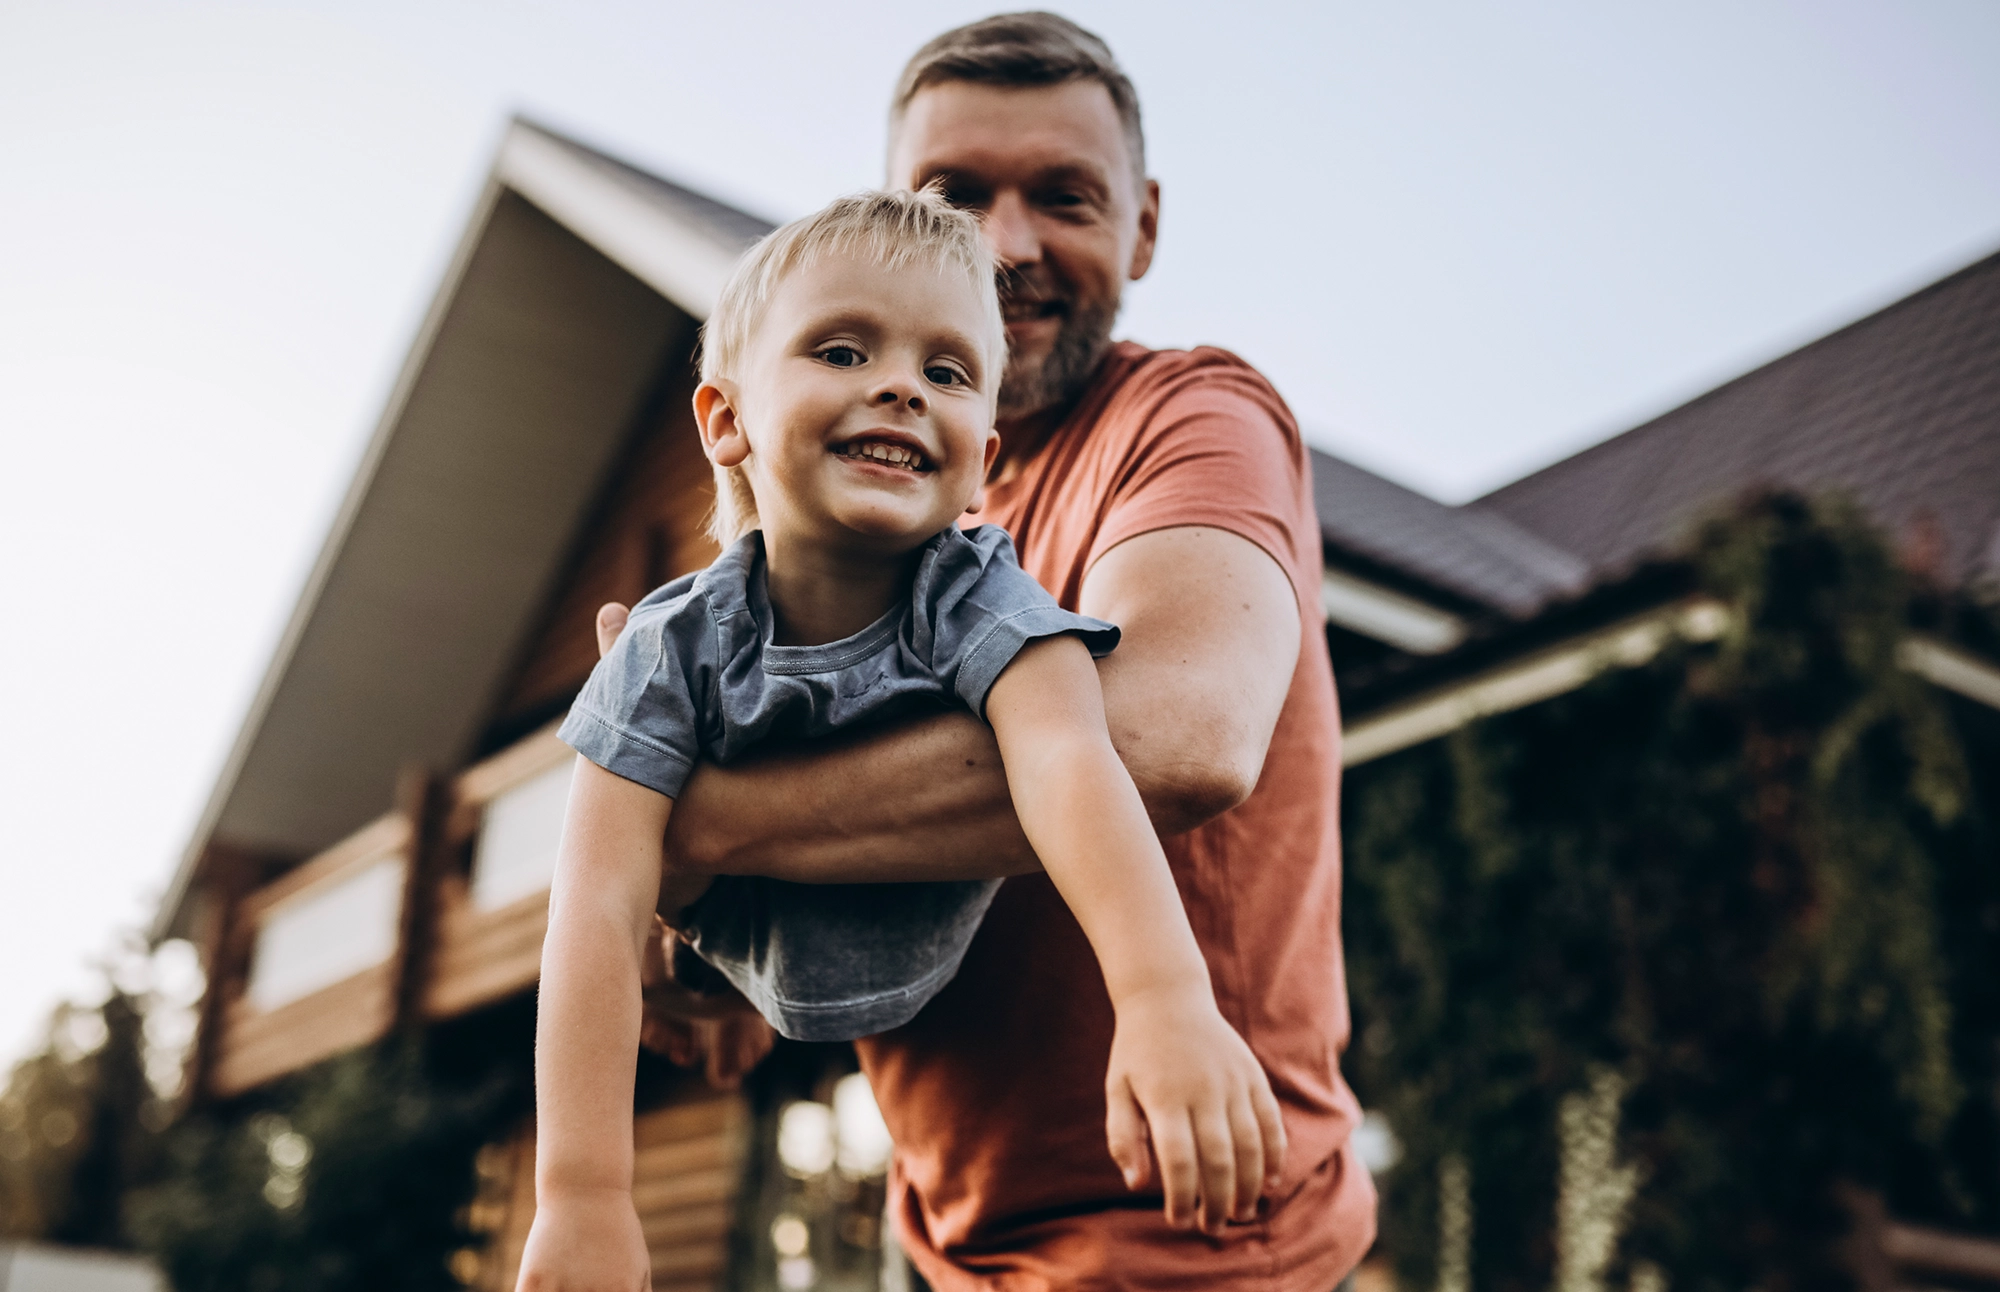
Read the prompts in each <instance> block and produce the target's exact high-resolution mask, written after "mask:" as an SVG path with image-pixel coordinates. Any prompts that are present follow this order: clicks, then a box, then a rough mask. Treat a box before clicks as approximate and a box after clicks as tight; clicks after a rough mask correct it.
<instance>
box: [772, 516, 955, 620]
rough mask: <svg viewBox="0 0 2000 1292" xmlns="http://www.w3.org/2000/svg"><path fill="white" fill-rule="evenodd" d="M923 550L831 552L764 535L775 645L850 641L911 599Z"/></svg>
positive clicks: (807, 542)
mask: <svg viewBox="0 0 2000 1292" xmlns="http://www.w3.org/2000/svg"><path fill="white" fill-rule="evenodd" d="M921 550H922V548H921V546H919V547H917V548H913V549H911V550H910V551H908V552H902V553H894V554H884V553H880V552H865V551H853V550H847V549H835V548H830V547H828V546H826V545H825V544H822V543H817V542H813V541H812V540H810V539H804V538H800V537H797V536H787V535H785V534H783V533H773V532H771V531H770V530H766V531H765V532H764V584H765V590H766V594H767V595H768V596H769V598H770V601H771V617H772V619H773V621H774V622H773V624H772V634H773V640H774V641H775V642H776V643H777V644H778V645H780V646H824V645H825V644H826V643H828V642H837V641H839V640H840V639H841V638H843V637H852V636H853V635H854V634H855V633H858V632H860V631H861V630H862V629H863V628H866V627H867V626H868V625H870V624H872V623H874V622H875V621H876V620H877V619H880V618H881V617H882V616H883V615H884V614H885V613H887V612H888V610H889V607H891V606H893V605H895V604H896V603H897V602H898V601H899V600H901V599H903V598H904V597H907V596H908V595H909V590H910V580H911V578H913V577H914V576H915V574H916V568H917V559H918V552H920V551H921Z"/></svg>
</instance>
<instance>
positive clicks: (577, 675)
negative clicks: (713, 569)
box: [489, 359, 716, 747]
mask: <svg viewBox="0 0 2000 1292" xmlns="http://www.w3.org/2000/svg"><path fill="white" fill-rule="evenodd" d="M689 362H690V364H691V362H692V360H691V359H690V361H689ZM695 385H696V381H695V377H694V374H693V370H692V367H691V366H690V367H689V368H688V370H687V371H686V372H685V373H684V374H683V375H681V376H679V377H678V378H676V379H672V380H670V381H668V382H667V383H666V388H665V392H664V394H663V396H662V398H661V399H660V401H659V404H658V407H657V411H656V413H655V415H654V420H653V423H652V425H651V426H650V427H649V428H647V429H646V431H645V432H644V433H642V434H641V435H640V436H639V437H637V442H636V443H635V444H634V445H633V446H632V448H631V449H630V451H629V452H628V453H627V454H626V456H625V458H624V460H623V461H621V462H620V464H619V465H618V467H617V468H616V469H615V471H614V473H613V479H612V481H611V484H610V487H609V488H608V489H607V491H606V495H605V498H604V501H603V504H602V505H601V506H600V507H599V509H598V511H597V514H596V517H595V519H594V521H593V522H592V523H591V524H589V525H588V526H587V527H586V529H585V533H584V536H583V538H582V541H581V542H580V543H579V544H578V546H577V551H576V555H575V556H574V557H573V558H572V560H571V563H570V567H569V570H568V572H567V573H566V574H565V575H564V577H563V578H562V580H561V582H560V584H559V588H558V591H557V593H556V595H555V596H554V597H553V598H552V599H551V601H550V604H549V606H548V607H547V609H546V610H545V611H544V613H543V615H542V618H541V622H540V623H539V625H538V626H537V627H536V629H535V631H534V632H533V633H532V634H531V635H530V638H529V645H528V647H527V649H526V651H525V652H524V654H523V656H522V660H521V663H520V664H519V665H518V666H517V668H516V669H515V672H514V674H513V676H512V678H511V680H510V681H509V683H508V685H507V686H506V688H505V690H504V692H503V696H502V699H501V701H500V703H499V705H498V707H497V710H496V712H495V714H494V719H493V724H492V728H491V729H492V730H493V731H494V732H495V733H498V734H500V735H501V736H502V737H505V736H506V735H508V734H511V733H512V732H514V731H517V730H519V729H521V728H522V727H523V726H524V725H526V726H532V725H537V724H539V723H540V722H541V721H542V720H543V719H545V718H547V717H549V716H553V714H554V712H556V711H558V710H560V709H561V708H563V707H565V706H566V705H567V704H568V703H569V700H570V697H571V696H573V695H575V693H576V691H577V689H578V688H579V687H581V686H582V685H583V681H584V679H585V678H586V677H588V676H590V670H591V666H592V665H594V664H596V663H597V638H596V627H595V625H596V616H597V608H598V607H599V606H601V605H603V604H604V603H605V602H607V601H620V602H624V603H625V604H627V605H630V604H631V603H632V602H634V601H637V600H638V599H639V598H641V597H643V596H645V595H646V594H647V593H648V592H651V591H652V590H653V589H654V588H656V587H659V586H660V585H661V584H663V583H666V582H667V581H668V580H670V579H673V578H676V577H678V576H680V575H682V574H687V573H689V572H690V571H693V570H698V569H701V568H702V567H703V566H705V565H707V564H708V563H709V562H710V561H712V560H714V559H715V556H716V546H715V544H714V543H713V542H712V541H711V540H710V539H709V537H708V533H707V523H708V515H709V510H710V508H711V507H712V506H713V505H714V501H715V478H714V475H713V474H712V472H711V469H710V467H709V465H708V459H707V458H706V457H705V456H703V454H702V451H701V438H700V435H699V433H698V432H697V431H696V430H695V422H694V411H693V406H692V404H693V399H694V389H695ZM498 743H500V742H494V744H496V745H497V744H498ZM489 747H492V746H489Z"/></svg>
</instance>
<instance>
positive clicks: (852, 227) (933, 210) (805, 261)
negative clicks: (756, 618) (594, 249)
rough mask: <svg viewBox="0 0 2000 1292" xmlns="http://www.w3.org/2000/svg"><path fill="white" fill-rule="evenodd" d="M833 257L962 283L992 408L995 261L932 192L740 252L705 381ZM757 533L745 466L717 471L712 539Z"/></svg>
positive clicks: (899, 193)
mask: <svg viewBox="0 0 2000 1292" xmlns="http://www.w3.org/2000/svg"><path fill="white" fill-rule="evenodd" d="M832 256H853V257H856V258H858V259H862V260H866V261H869V262H871V263H874V264H877V265H880V266H881V267H882V268H884V269H901V268H903V267H905V266H907V265H913V264H915V265H930V266H933V267H935V268H936V269H937V270H938V271H939V272H940V273H948V272H956V273H962V274H964V275H965V276H966V278H967V280H968V282H969V283H970V284H971V286H972V288H973V290H974V291H975V292H977V293H978V294H979V298H980V303H981V305H982V306H983V307H984V308H983V310H982V312H983V313H984V314H985V316H986V323H987V330H988V334H989V337H990V340H991V344H990V346H989V347H988V354H987V373H988V382H989V389H988V392H987V395H988V399H989V401H997V399H998V397H999V389H1000V374H1001V370H1002V369H1003V368H1004V367H1005V364H1006V358H1007V326H1006V323H1005V322H1004V321H1003V320H1002V318H1001V317H1000V297H999V294H998V292H997V291H996V289H995V287H994V269H993V253H992V252H991V251H989V250H988V249H987V247H986V242H985V240H984V239H983V238H981V237H980V236H979V219H978V217H977V216H974V215H972V214H970V213H968V212H965V211H960V210H958V209H957V208H955V207H952V206H950V205H948V204H947V203H946V202H945V200H944V198H943V197H942V196H940V195H939V193H938V192H937V190H936V188H935V187H930V188H925V189H924V190H923V191H922V192H920V193H912V192H909V191H908V190H894V191H885V192H871V193H852V194H849V195H848V196H846V197H842V198H836V199H835V200H834V201H833V202H832V203H830V204H829V205H827V206H826V207H825V208H823V209H822V210H819V211H817V212H815V213H813V214H812V215H808V216H806V217H805V218H803V219H799V220H794V221H792V222H791V223H790V224H788V225H785V226H784V227H783V228H781V229H778V230H776V231H775V232H773V233H771V234H769V235H768V236H766V237H765V238H764V239H763V240H762V241H761V242H759V243H758V244H757V245H756V246H754V247H752V248H750V250H749V251H747V252H745V253H744V256H743V259H742V260H741V261H739V262H737V265H736V269H735V270H734V272H732V273H731V274H730V275H729V281H728V282H727V283H725V284H724V285H723V288H722V294H721V296H719V297H718V298H717V299H716V302H715V309H714V311H713V312H711V313H710V314H709V316H708V322H707V323H705V324H703V326H702V329H701V379H702V380H703V381H714V380H715V379H717V378H719V377H732V376H734V375H735V374H736V371H737V369H738V367H739V366H740V365H741V364H742V362H743V354H744V352H745V351H746V350H747V349H749V346H750V338H751V336H752V335H753V334H754V333H755V332H756V330H757V325H758V324H759V323H761V322H762V321H763V317H764V310H765V308H766V307H767V306H769V305H770V303H771V298H772V296H774V295H776V294H777V290H778V285H779V284H780V283H782V282H783V281H784V279H785V276H786V275H787V274H790V273H793V272H794V271H796V270H800V269H808V268H811V267H812V266H813V265H816V264H818V263H820V262H821V261H823V260H825V259H827V258H828V257H832ZM755 528H757V499H756V497H755V495H753V494H752V493H751V491H750V478H749V476H747V475H746V474H745V473H744V471H743V468H742V467H741V466H735V467H717V468H715V511H714V513H713V514H712V515H711V516H710V517H709V522H708V532H709V534H710V535H711V536H713V537H714V539H715V541H716V542H717V543H720V544H721V545H722V546H724V547H727V546H729V545H730V544H731V543H733V542H735V541H736V540H737V539H739V538H741V537H742V536H743V535H745V534H747V533H749V532H750V531H751V530H753V529H755Z"/></svg>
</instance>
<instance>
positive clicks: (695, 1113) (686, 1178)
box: [479, 1089, 750, 1292]
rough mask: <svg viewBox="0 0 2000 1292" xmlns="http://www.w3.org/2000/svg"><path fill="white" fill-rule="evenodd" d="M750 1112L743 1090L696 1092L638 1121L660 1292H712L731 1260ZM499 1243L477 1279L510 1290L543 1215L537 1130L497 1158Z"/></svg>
mask: <svg viewBox="0 0 2000 1292" xmlns="http://www.w3.org/2000/svg"><path fill="white" fill-rule="evenodd" d="M749 1130H750V1113H749V1107H748V1105H747V1103H746V1102H745V1100H744V1098H743V1096H742V1095H741V1094H736V1093H726V1094H725V1093H718V1092H715V1091H711V1090H706V1089H695V1090H693V1091H691V1092H689V1093H688V1094H686V1095H684V1096H682V1097H681V1098H679V1099H676V1100H674V1101H672V1102H670V1103H668V1104H667V1105H665V1106H664V1107H660V1108H655V1109H652V1110H650V1111H647V1112H642V1113H640V1114H639V1115H638V1117H637V1118H636V1119H635V1120H634V1124H633V1134H632V1140H633V1147H634V1154H633V1162H632V1202H633V1205H634V1207H635V1208H636V1209H637V1210H638V1212H639V1225H640V1228H641V1230H642V1231H643V1232H644V1233H645V1235H646V1247H647V1249H648V1250H649V1251H650V1252H651V1254H652V1259H653V1290H654V1292H714V1289H716V1288H717V1287H718V1286H719V1285H720V1283H721V1280H722V1277H723V1275H724V1273H725V1272H726V1271H727V1269H728V1265H729V1235H730V1229H731V1226H732V1225H733V1224H734V1223H735V1217H736V1201H737V1195H738V1193H739V1191H740V1189H741V1187H742V1181H743V1173H744V1153H745V1150H746V1146H747V1145H748V1143H749ZM496 1156H497V1159H498V1161H500V1162H502V1163H504V1170H505V1171H507V1172H508V1173H509V1178H507V1179H505V1180H496V1181H495V1182H494V1185H493V1187H492V1193H493V1196H494V1197H495V1198H496V1199H498V1200H500V1201H498V1203H497V1205H496V1206H494V1208H493V1211H492V1214H491V1221H490V1223H491V1224H492V1233H493V1237H492V1244H491V1246H490V1247H489V1248H488V1250H487V1253H486V1258H485V1260H484V1261H483V1262H482V1263H481V1270H480V1274H481V1278H480V1281H479V1286H480V1287H481V1288H483V1289H485V1290H486V1292H512V1290H513V1287H514V1283H515V1280H516V1279H517V1278H518V1277H519V1276H520V1270H521V1250H522V1248H523V1247H524V1246H525V1245H526V1243H527V1241H528V1229H529V1226H531V1225H532V1224H533V1223H534V1219H535V1185H534V1174H535V1139H534V1129H533V1128H532V1127H529V1128H527V1129H525V1130H523V1131H522V1132H521V1133H520V1134H519V1135H518V1136H516V1137H515V1138H514V1139H513V1140H512V1141H510V1142H509V1143H508V1144H507V1145H505V1146H503V1148H502V1151H501V1154H500V1155H496Z"/></svg>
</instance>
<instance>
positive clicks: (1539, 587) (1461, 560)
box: [1312, 449, 1589, 619]
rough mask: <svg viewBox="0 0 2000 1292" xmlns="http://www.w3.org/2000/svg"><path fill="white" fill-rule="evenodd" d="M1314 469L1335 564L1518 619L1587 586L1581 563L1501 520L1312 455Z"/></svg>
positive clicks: (1331, 458) (1318, 454)
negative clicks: (1380, 573)
mask: <svg viewBox="0 0 2000 1292" xmlns="http://www.w3.org/2000/svg"><path fill="white" fill-rule="evenodd" d="M1312 470H1313V501H1314V503H1315V504H1317V507H1318V511H1319V524H1320V535H1321V537H1322V538H1323V539H1324V540H1325V542H1326V546H1327V555H1328V557H1329V558H1330V559H1332V560H1333V561H1335V562H1336V563H1351V564H1355V565H1357V566H1359V567H1361V569H1362V570H1363V571H1364V572H1367V573H1376V572H1378V571H1386V572H1388V573H1390V574H1392V575H1394V576H1398V579H1397V581H1398V582H1407V583H1409V584H1412V585H1414V586H1412V587H1411V588H1409V590H1410V591H1413V592H1417V593H1418V594H1419V595H1423V594H1427V593H1443V594H1444V596H1445V599H1446V600H1449V601H1459V602H1465V603H1469V605H1470V606H1472V607H1477V608H1478V609H1480V610H1489V611H1499V612H1500V613H1502V614H1504V615H1507V616H1509V617H1511V618H1517V619H1518V618H1522V617H1525V616H1527V615H1531V614H1533V613H1534V612H1535V611H1537V610H1539V609H1541V608H1542V606H1543V605H1545V604H1547V603H1548V602H1550V601H1553V600H1559V599H1561V598H1564V597H1568V596H1572V595H1574V594H1575V593H1577V592H1580V591H1581V590H1582V589H1583V587H1584V586H1585V583H1586V576H1587V575H1588V573H1589V570H1588V567H1587V566H1586V565H1585V564H1584V562H1582V561H1580V560H1578V559H1577V558H1576V557H1574V556H1571V555H1570V554H1569V553H1567V552H1564V551H1560V550H1558V549H1557V548H1555V547H1553V546H1551V545H1550V544H1549V543H1547V542H1544V541H1543V540H1542V539H1539V538H1537V537H1535V536H1534V535H1533V534H1530V533H1528V532H1527V531H1526V530H1524V529H1522V528H1521V527H1520V526H1518V525H1515V524H1514V523H1513V522H1511V521H1509V520H1506V519H1504V518H1503V517H1500V516H1497V515H1494V514H1492V513H1488V512H1478V511H1473V510H1470V509H1467V508H1464V507H1451V506H1447V505H1446V504H1444V503H1441V502H1439V501H1437V500H1436V499H1434V498H1427V497H1425V496H1424V495H1423V494H1420V493H1417V492H1416V491H1414V490H1411V489H1405V488H1404V487H1403V486H1401V485H1399V484H1397V483H1395V482H1394V481H1392V480H1385V479H1383V478H1382V477H1381V476H1378V475H1376V474H1375V473H1374V472H1372V471H1366V470H1363V469H1362V468H1361V467H1357V466H1355V465H1354V464H1353V463H1351V462H1347V461H1343V460H1342V459H1340V458H1336V457H1334V456H1332V455H1331V454H1327V453H1322V452H1320V451H1319V450H1318V449H1314V450H1313V451H1312ZM1427 599H1435V598H1434V597H1433V598H1427Z"/></svg>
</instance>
